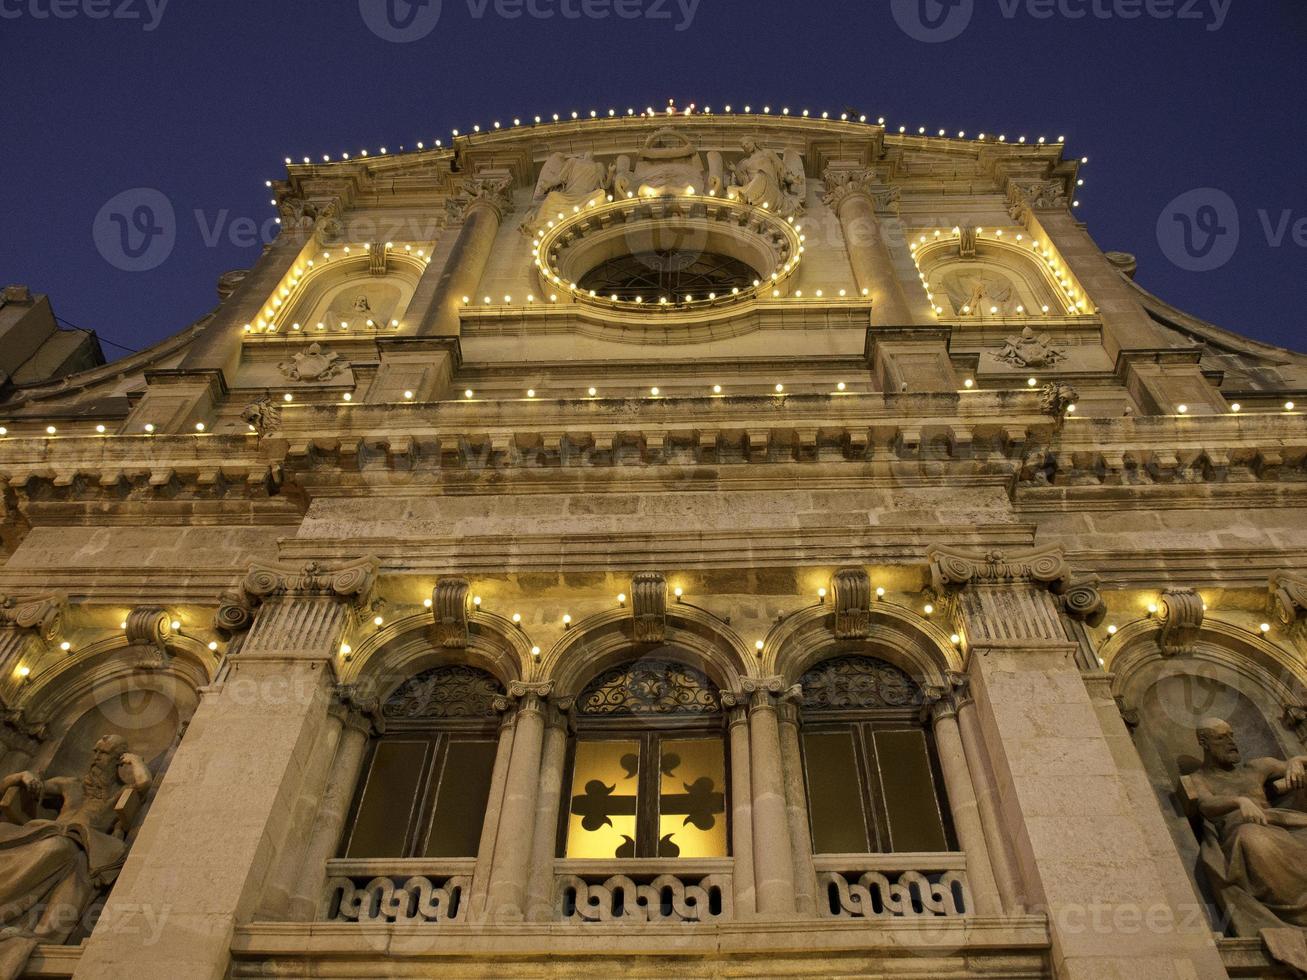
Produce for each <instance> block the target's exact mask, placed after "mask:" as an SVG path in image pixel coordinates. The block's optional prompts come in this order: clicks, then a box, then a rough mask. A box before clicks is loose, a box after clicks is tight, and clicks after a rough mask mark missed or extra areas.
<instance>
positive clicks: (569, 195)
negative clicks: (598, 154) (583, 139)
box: [522, 150, 610, 237]
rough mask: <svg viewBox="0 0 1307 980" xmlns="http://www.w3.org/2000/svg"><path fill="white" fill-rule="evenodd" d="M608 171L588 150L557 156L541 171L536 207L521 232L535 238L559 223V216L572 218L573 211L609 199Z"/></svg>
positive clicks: (535, 196)
mask: <svg viewBox="0 0 1307 980" xmlns="http://www.w3.org/2000/svg"><path fill="white" fill-rule="evenodd" d="M609 182H610V181H609V170H608V168H607V167H605V166H604V165H603V164H602V163H598V162H596V161H595V159H594V154H593V153H591V152H590V151H589V150H586V151H585V152H584V153H582V154H581V155H580V156H567V155H566V154H563V153H555V154H553V155H552V156H550V157H549V159H548V160H546V161H545V165H544V166H543V167H542V168H541V169H540V179H539V180H537V181H536V189H535V195H534V197H532V199H531V203H532V204H534V205H535V207H534V208H533V209H532V210H531V213H530V214H528V215H527V217H526V220H525V221H523V222H522V232H523V233H524V234H526V235H530V236H532V237H534V236H535V234H536V232H538V231H540V230H541V229H543V228H547V227H548V226H549V222H550V221H556V220H557V219H558V216H559V215H560V214H561V215H564V216H570V215H572V214H573V213H575V212H574V210H573V209H574V208H581V209H582V210H584V209H585V208H587V207H589V206H590V205H591V204H600V203H602V202H603V201H604V200H606V199H607V196H608V185H609Z"/></svg>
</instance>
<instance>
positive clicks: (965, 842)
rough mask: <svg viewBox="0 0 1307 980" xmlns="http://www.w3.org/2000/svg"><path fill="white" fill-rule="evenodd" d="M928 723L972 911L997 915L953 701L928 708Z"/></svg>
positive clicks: (995, 890)
mask: <svg viewBox="0 0 1307 980" xmlns="http://www.w3.org/2000/svg"><path fill="white" fill-rule="evenodd" d="M931 720H932V721H933V723H934V727H935V751H936V752H937V753H938V754H939V767H940V769H941V770H943V773H944V787H945V789H946V790H947V792H948V802H949V811H950V812H951V813H952V814H953V827H954V829H955V830H956V831H957V833H958V844H959V845H960V846H961V848H962V850H963V852H964V853H965V854H966V856H967V883H968V885H969V886H970V888H971V900H972V901H973V902H974V903H975V908H974V909H972V910H971V911H972V912H974V913H975V914H979V915H1000V914H1002V912H1003V905H1002V903H1001V902H1000V901H999V896H998V885H997V883H996V882H995V881H994V872H993V870H992V868H991V867H990V863H989V848H988V847H986V846H985V832H984V830H983V829H982V828H981V823H980V812H979V810H978V808H977V804H976V790H975V786H974V782H973V776H972V773H971V769H970V768H969V767H968V766H967V757H966V753H965V751H964V750H963V748H962V735H961V733H960V732H959V731H958V718H957V707H956V703H955V702H954V700H953V699H952V698H950V697H944V698H942V699H940V700H939V701H937V702H935V705H934V706H933V707H932V708H931Z"/></svg>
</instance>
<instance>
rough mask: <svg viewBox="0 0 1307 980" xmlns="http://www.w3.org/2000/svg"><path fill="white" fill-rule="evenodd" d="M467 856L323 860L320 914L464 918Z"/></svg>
mask: <svg viewBox="0 0 1307 980" xmlns="http://www.w3.org/2000/svg"><path fill="white" fill-rule="evenodd" d="M475 863H476V862H475V861H472V860H440V861H432V860H428V859H424V858H419V859H374V860H367V861H351V860H338V861H329V862H327V886H326V891H325V894H324V896H323V903H322V908H321V910H320V915H319V918H320V919H323V920H326V921H328V922H357V923H360V924H362V923H428V924H431V925H435V924H438V923H446V922H464V921H466V919H467V911H468V901H467V897H468V893H469V890H470V888H471V885H472V867H473V865H474V864H475Z"/></svg>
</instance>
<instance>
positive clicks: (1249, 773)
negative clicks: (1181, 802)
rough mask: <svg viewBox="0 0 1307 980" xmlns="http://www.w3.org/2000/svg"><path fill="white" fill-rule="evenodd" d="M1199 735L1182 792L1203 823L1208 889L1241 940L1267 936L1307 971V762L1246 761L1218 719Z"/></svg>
mask: <svg viewBox="0 0 1307 980" xmlns="http://www.w3.org/2000/svg"><path fill="white" fill-rule="evenodd" d="M1197 734H1198V744H1199V745H1200V746H1201V747H1202V750H1203V762H1202V765H1201V767H1199V769H1198V770H1197V771H1196V772H1193V773H1191V774H1190V775H1188V776H1184V777H1182V779H1181V787H1182V791H1183V793H1184V795H1185V797H1186V798H1187V800H1188V801H1189V803H1190V804H1191V806H1192V808H1193V810H1194V811H1195V813H1196V815H1197V816H1199V817H1201V818H1202V822H1203V835H1202V848H1201V852H1200V859H1199V860H1200V865H1201V867H1202V869H1203V871H1204V873H1205V874H1206V876H1207V881H1208V884H1209V885H1210V886H1211V889H1212V891H1213V893H1214V894H1215V896H1216V900H1217V903H1218V904H1219V905H1220V907H1221V908H1222V909H1223V910H1224V911H1225V913H1226V915H1227V916H1228V917H1229V919H1230V922H1231V924H1232V925H1233V926H1234V930H1235V932H1236V933H1237V934H1238V935H1240V936H1244V937H1252V936H1256V935H1258V934H1259V933H1261V935H1262V938H1263V940H1264V941H1265V942H1266V945H1267V948H1268V950H1269V951H1270V953H1271V955H1272V956H1273V957H1275V958H1276V959H1278V960H1280V961H1281V962H1284V963H1286V964H1287V965H1290V966H1292V967H1294V968H1295V969H1297V970H1299V971H1302V972H1304V973H1307V933H1303V932H1301V931H1300V930H1303V929H1307V796H1304V795H1302V794H1301V793H1300V791H1302V790H1307V757H1298V758H1295V759H1291V760H1289V761H1288V762H1283V761H1281V760H1280V759H1270V758H1267V759H1252V760H1249V761H1247V762H1245V761H1243V760H1242V759H1241V758H1240V755H1239V747H1238V745H1237V744H1236V742H1235V737H1234V729H1232V728H1231V727H1230V725H1229V724H1228V723H1227V722H1225V721H1222V720H1221V719H1219V718H1209V719H1206V720H1204V721H1202V722H1199V726H1198V731H1197ZM1272 794H1273V795H1272ZM1273 799H1274V802H1272V800H1273Z"/></svg>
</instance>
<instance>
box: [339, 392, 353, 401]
mask: <svg viewBox="0 0 1307 980" xmlns="http://www.w3.org/2000/svg"><path fill="white" fill-rule="evenodd" d="M340 397H341V398H343V399H345V401H347V402H352V401H353V400H354V396H353V395H351V394H350V393H349V392H348V391H347V392H345V394H343V395H341V396H340Z"/></svg>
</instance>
